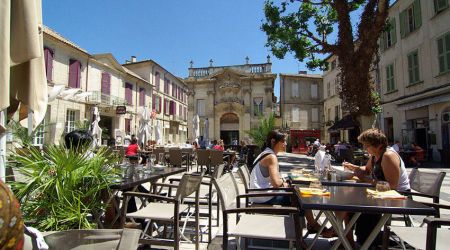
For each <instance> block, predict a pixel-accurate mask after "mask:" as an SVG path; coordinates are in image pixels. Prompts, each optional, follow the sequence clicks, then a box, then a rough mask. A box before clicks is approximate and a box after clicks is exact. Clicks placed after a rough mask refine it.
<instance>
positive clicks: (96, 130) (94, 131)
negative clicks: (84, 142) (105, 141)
mask: <svg viewBox="0 0 450 250" xmlns="http://www.w3.org/2000/svg"><path fill="white" fill-rule="evenodd" d="M99 122H100V112H99V111H98V107H94V108H93V109H92V123H91V135H92V137H93V138H94V141H93V147H96V146H98V145H101V144H102V129H101V128H100V126H99V125H98V123H99Z"/></svg>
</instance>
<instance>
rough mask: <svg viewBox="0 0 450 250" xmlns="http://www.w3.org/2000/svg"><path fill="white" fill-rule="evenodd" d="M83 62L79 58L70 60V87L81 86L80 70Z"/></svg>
mask: <svg viewBox="0 0 450 250" xmlns="http://www.w3.org/2000/svg"><path fill="white" fill-rule="evenodd" d="M80 69H81V63H80V61H78V60H75V59H70V60H69V87H71V88H79V87H80V76H81V74H80V71H81V70H80Z"/></svg>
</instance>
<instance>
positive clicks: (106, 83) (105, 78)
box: [101, 72, 111, 95]
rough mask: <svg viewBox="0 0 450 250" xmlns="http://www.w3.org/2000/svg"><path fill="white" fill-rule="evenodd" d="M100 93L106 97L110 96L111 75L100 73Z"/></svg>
mask: <svg viewBox="0 0 450 250" xmlns="http://www.w3.org/2000/svg"><path fill="white" fill-rule="evenodd" d="M101 91H102V94H106V95H110V94H111V75H110V74H108V73H106V72H103V73H102V86H101Z"/></svg>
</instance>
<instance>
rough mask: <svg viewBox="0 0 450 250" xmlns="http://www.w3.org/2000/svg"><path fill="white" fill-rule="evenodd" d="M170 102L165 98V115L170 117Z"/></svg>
mask: <svg viewBox="0 0 450 250" xmlns="http://www.w3.org/2000/svg"><path fill="white" fill-rule="evenodd" d="M169 108H170V100H169V99H167V98H164V114H165V115H170V110H169Z"/></svg>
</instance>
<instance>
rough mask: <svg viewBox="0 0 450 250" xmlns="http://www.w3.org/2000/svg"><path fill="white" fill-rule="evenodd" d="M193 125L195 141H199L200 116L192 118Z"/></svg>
mask: <svg viewBox="0 0 450 250" xmlns="http://www.w3.org/2000/svg"><path fill="white" fill-rule="evenodd" d="M192 125H193V130H192V131H193V133H194V135H193V136H194V140H195V139H198V138H199V137H200V117H198V114H197V115H195V116H194V118H192Z"/></svg>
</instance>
